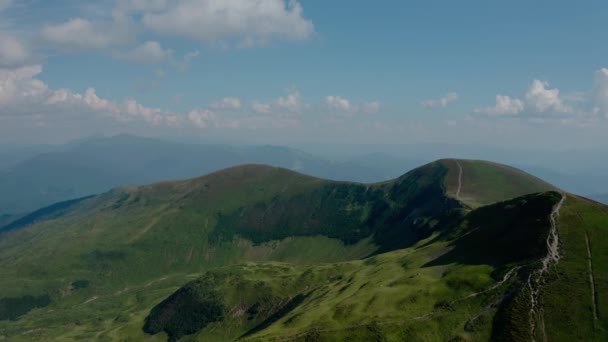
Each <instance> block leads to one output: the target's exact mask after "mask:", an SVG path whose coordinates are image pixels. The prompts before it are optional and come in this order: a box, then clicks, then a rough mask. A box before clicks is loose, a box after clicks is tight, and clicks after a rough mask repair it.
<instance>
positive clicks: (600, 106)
mask: <svg viewBox="0 0 608 342" xmlns="http://www.w3.org/2000/svg"><path fill="white" fill-rule="evenodd" d="M593 99H594V108H595V111H596V113H599V112H603V113H604V115H605V116H606V118H608V69H607V68H602V69H600V70H597V71H596V72H595V79H594V83H593Z"/></svg>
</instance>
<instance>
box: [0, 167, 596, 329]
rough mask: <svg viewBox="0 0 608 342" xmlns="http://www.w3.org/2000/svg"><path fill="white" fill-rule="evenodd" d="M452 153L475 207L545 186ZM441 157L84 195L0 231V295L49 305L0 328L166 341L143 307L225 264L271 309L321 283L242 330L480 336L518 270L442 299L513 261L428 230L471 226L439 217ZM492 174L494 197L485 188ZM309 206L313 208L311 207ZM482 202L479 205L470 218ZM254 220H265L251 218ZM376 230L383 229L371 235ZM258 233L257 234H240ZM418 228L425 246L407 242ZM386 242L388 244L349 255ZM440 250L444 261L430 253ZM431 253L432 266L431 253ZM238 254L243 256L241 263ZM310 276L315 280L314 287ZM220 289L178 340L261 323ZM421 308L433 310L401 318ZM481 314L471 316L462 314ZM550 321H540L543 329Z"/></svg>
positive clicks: (252, 173) (244, 170) (262, 171)
mask: <svg viewBox="0 0 608 342" xmlns="http://www.w3.org/2000/svg"><path fill="white" fill-rule="evenodd" d="M460 162H461V163H463V165H464V167H463V171H464V172H463V176H464V175H466V176H464V178H463V179H464V182H463V189H462V191H461V195H462V196H461V200H463V201H464V202H465V203H466V204H468V205H469V206H472V207H475V206H477V205H479V204H481V203H489V202H490V201H493V200H504V199H507V198H511V197H514V196H517V195H518V194H523V193H527V192H530V191H526V187H527V186H528V185H526V184H531V185H530V189H533V190H538V189H542V190H544V189H547V185H546V184H544V183H539V182H538V181H537V180H535V179H534V180H526V179H527V177H528V176H527V175H525V174H523V173H519V172H514V171H512V170H511V169H505V168H503V167H495V168H493V166H494V164H488V163H482V162H468V161H460ZM454 163H455V161H453V160H452V161H450V160H446V161H442V162H441V163H434V164H430V165H427V166H426V167H423V168H421V169H418V170H417V171H414V172H412V173H409V174H408V175H405V176H403V177H400V178H399V179H397V180H395V181H392V182H386V183H382V184H376V185H371V186H368V185H362V184H352V183H336V182H328V181H324V180H320V179H316V178H312V177H306V176H302V175H299V174H295V173H292V172H288V171H286V170H283V169H276V168H268V167H260V166H249V167H241V168H234V169H229V170H225V171H223V172H219V173H215V174H211V175H209V176H206V177H203V178H199V179H196V180H189V181H179V182H166V183H159V184H155V185H153V186H143V187H137V188H123V189H116V190H114V191H112V192H110V193H107V194H104V195H102V196H99V197H96V198H93V199H89V200H86V201H83V202H81V203H78V204H77V205H76V206H75V208H74V209H73V211H70V212H67V213H64V216H63V217H60V218H57V219H54V220H50V221H44V222H39V223H37V224H35V225H33V226H31V227H27V228H25V229H21V230H17V231H14V232H11V233H9V234H6V235H4V236H2V235H0V266H1V267H0V289H2V290H1V293H0V297H19V296H23V295H43V294H49V295H50V296H51V299H52V303H51V305H50V306H48V307H46V308H42V309H35V310H33V311H31V312H30V313H29V314H27V315H26V316H24V317H23V318H22V319H20V320H18V321H17V322H8V321H0V332H2V333H0V335H5V336H10V337H11V340H23V341H29V340H33V339H36V338H38V339H40V340H48V339H50V338H52V339H54V340H95V339H97V340H125V341H129V340H142V339H144V338H146V339H149V340H159V341H164V340H166V338H167V337H166V335H164V334H157V335H155V336H153V337H150V336H147V337H146V335H144V333H143V331H142V326H143V323H144V319H145V318H146V316H147V315H148V314H149V312H150V309H151V308H152V307H154V306H155V305H157V304H158V303H160V302H161V301H162V300H163V299H165V298H167V296H169V295H170V294H171V293H173V292H174V291H176V290H177V289H179V288H180V287H181V286H182V285H183V284H185V283H188V282H190V281H192V280H194V279H196V278H197V277H198V276H199V275H200V274H201V273H203V272H207V271H211V272H220V273H222V272H224V273H226V272H227V274H228V276H226V277H225V278H222V279H230V277H233V278H234V277H236V279H237V281H236V282H234V283H231V284H235V283H236V284H239V283H240V282H244V285H243V286H245V288H246V287H247V286H250V285H251V281H255V282H262V283H264V284H266V285H267V286H269V287H271V288H273V289H277V290H276V291H274V290H273V291H271V293H272V294H273V296H275V297H274V298H275V300H278V302H277V303H279V304H277V305H276V307H277V308H278V307H281V305H284V304H285V303H286V301H287V300H288V299H289V298H294V297H296V296H297V295H298V294H305V293H307V292H306V291H308V292H310V289H311V288H313V285H315V286H317V287H318V288H315V292H314V295H312V294H311V296H309V297H306V298H305V300H304V301H303V302H302V303H301V304H300V305H299V306H297V307H296V308H294V309H293V310H292V311H290V312H288V314H289V315H282V316H281V317H279V320H277V321H276V322H271V323H272V324H267V326H266V328H265V329H263V330H261V331H258V332H256V333H255V334H252V335H249V336H248V338H265V337H269V336H285V335H294V334H296V335H297V334H301V333H302V332H304V331H307V330H308V329H310V327H311V326H312V327H324V328H323V330H325V331H320V332H308V333H307V334H306V336H307V337H306V338H309V339H313V340H314V339H315V338H316V339H323V338H325V339H343V338H353V339H355V340H357V339H359V340H369V339H371V338H376V337H378V336H384V337H387V338H389V339H393V340H395V339H403V338H407V339H409V340H416V339H422V340H446V339H449V338H452V337H455V336H461V337H467V338H473V339H475V340H484V339H487V338H488V337H489V336H490V334H491V333H492V332H491V328H492V325H493V323H492V321H493V320H497V319H498V320H500V319H501V318H500V317H498V318H496V317H494V316H495V313H494V311H493V310H486V308H487V307H488V305H489V304H492V303H493V302H495V301H496V300H497V298H501V296H500V295H499V294H500V293H502V292H504V290H505V289H506V288H507V287H510V286H511V285H513V286H515V285H517V284H519V283H520V282H521V279H520V280H519V281H514V280H510V281H509V282H508V283H507V284H505V285H504V286H503V287H501V288H499V289H496V290H494V291H491V292H489V293H487V294H484V295H481V296H477V297H474V298H469V299H467V300H464V301H458V302H457V303H451V304H450V302H451V301H452V300H455V299H457V298H461V297H464V296H466V295H468V294H470V293H472V292H474V291H479V290H483V289H488V288H489V287H490V286H492V284H495V283H496V281H497V279H500V278H501V277H502V276H503V275H504V274H505V273H506V271H507V270H508V269H510V267H512V266H513V265H514V264H516V263H519V262H521V260H520V259H518V260H519V261H517V260H516V261H513V260H499V259H500V258H494V259H495V260H493V261H492V262H490V261H488V260H486V259H485V257H484V256H481V257H484V259H483V260H478V259H475V258H478V257H480V256H471V255H468V253H464V255H465V256H467V257H468V258H464V259H458V258H462V257H463V254H462V253H460V254H459V253H456V252H454V251H458V250H459V249H458V246H459V243H460V244H464V245H467V244H471V243H472V242H471V241H470V240H454V239H456V238H457V236H458V235H456V236H450V235H449V234H448V235H446V234H443V235H442V234H441V231H442V230H441V229H442V228H446V227H452V228H455V227H459V228H458V229H456V230H455V231H461V232H462V233H464V232H467V231H470V230H471V229H469V228H470V227H469V225H470V224H471V222H475V220H473V219H472V218H473V217H474V215H473V216H470V215H472V214H469V216H467V217H468V219H469V220H468V221H459V219H458V211H457V210H456V211H455V212H454V215H452V216H446V217H441V216H442V215H443V214H445V213H446V210H447V212H449V211H450V210H449V209H450V208H453V207H454V206H455V204H454V203H453V201H450V200H449V199H445V198H443V196H442V195H441V192H443V189H442V188H443V186H444V184H446V187H447V192H448V194H452V195H453V193H454V187H453V186H454V170H455V169H454V166H456V165H455V164H454ZM446 166H447V168H446ZM456 170H457V169H456ZM473 170H475V172H473ZM505 170H507V171H505ZM457 174H458V173H456V175H457ZM446 175H447V179H445V178H446ZM476 178H478V179H479V181H476ZM444 179H445V182H444ZM456 181H457V178H456ZM493 182H496V184H498V185H499V186H500V187H499V188H500V190H499V191H489V189H487V187H488V186H491V184H492V183H493ZM512 184H517V187H516V190H513V189H510V186H511V185H512ZM471 189H473V190H471ZM438 191H439V193H438ZM465 195H466V196H465ZM425 204H426V205H425ZM311 206H312V207H311ZM315 206H317V207H315ZM277 208H279V209H281V210H277ZM302 208H305V209H302ZM322 208H324V209H325V211H323V210H319V209H322ZM327 208H330V209H331V210H327ZM433 208H439V210H437V211H434V209H433ZM503 209H506V208H503ZM503 209H500V208H499V209H497V210H499V211H500V210H503ZM485 210H487V209H485ZM276 212H289V213H292V215H287V216H285V215H274V213H276ZM319 212H321V213H323V214H322V215H321V216H314V215H312V214H314V213H319ZM480 212H481V213H482V214H483V212H484V211H475V212H474V213H480ZM482 214H477V215H481V216H482V217H483V215H482ZM537 214H539V215H541V216H542V217H540V218H539V220H542V218H544V219H546V213H543V212H540V211H539V212H538V213H537ZM239 217H240V218H241V219H237V220H236V221H235V218H239ZM438 218H439V219H438ZM260 220H262V222H264V224H263V225H259V224H256V222H259V221H260ZM482 221H491V220H486V219H482ZM222 222H223V224H221V223H222ZM345 222H346V223H347V224H344V223H345ZM539 222H540V221H539ZM490 223H492V222H490ZM218 224H220V225H218ZM513 224H515V223H513ZM404 226H405V227H409V228H408V229H403V227H404ZM483 226H485V225H482V226H480V227H481V228H483ZM499 226H500V225H498V226H495V227H499ZM480 227H478V228H480ZM506 227H507V228H508V227H509V225H507V226H506ZM543 227H544V228H543ZM268 228H271V229H268ZM503 228H505V225H503ZM537 228H539V229H546V225H542V224H540V223H539V225H538V226H537ZM473 231H479V229H477V230H473ZM481 231H484V230H481ZM277 232H278V233H277ZM373 232H376V233H380V234H374V235H370V234H371V233H373ZM260 236H262V237H263V238H261V240H259V241H257V242H258V243H257V244H254V243H252V242H251V241H250V240H249V239H256V238H258V239H259V238H260ZM468 236H470V237H473V238H475V237H476V236H477V239H478V240H479V241H484V239H486V238H487V237H486V236H484V235H481V236H478V235H476V234H469V235H468ZM490 236H491V234H490ZM430 237H433V238H435V239H430ZM425 238H427V239H426V240H425V242H426V243H422V242H420V241H419V240H420V239H425ZM456 241H459V243H456ZM467 241H469V242H467ZM473 241H475V240H473ZM520 242H521V241H518V240H517V239H506V240H505V239H503V240H502V241H501V242H500V241H499V245H497V246H498V247H499V248H503V249H504V248H507V249H508V246H509V244H514V243H516V244H518V245H517V247H520V245H519V243H520ZM500 243H502V245H500ZM473 246H475V243H474V242H473ZM505 246H507V247H505ZM517 247H514V248H512V249H514V250H517V249H518V248H517ZM452 248H454V250H453V251H452V252H451V253H447V252H449V251H450V250H451V249H452ZM395 249H398V250H395ZM460 250H462V248H461V249H460ZM488 250H490V251H492V250H493V248H489V249H488ZM496 250H498V248H497V249H496ZM385 251H388V252H389V253H385V254H382V255H378V256H375V257H373V258H369V259H366V260H360V261H359V260H357V259H361V258H363V257H365V256H369V255H370V254H373V253H377V252H385ZM390 251H392V252H390ZM446 253H447V254H446ZM454 253H456V254H454ZM598 253H601V252H598ZM442 255H444V258H448V257H451V258H452V259H449V258H448V259H443V260H442V259H441V258H440V257H441V256H442ZM454 256H456V258H455V257H454ZM527 257H530V256H527ZM438 258H439V259H438ZM471 258H473V259H471ZM598 258H601V256H600V257H598ZM349 260H350V261H349ZM432 260H436V262H437V260H439V261H441V262H440V263H438V264H432V263H429V262H430V261H432ZM446 260H447V261H450V262H449V263H448V262H447V261H446ZM244 261H247V262H254V263H256V264H247V265H241V266H239V265H238V264H240V263H242V262H244ZM267 262H272V263H270V264H267ZM275 262H287V263H288V264H277V263H275ZM324 263H331V264H324ZM230 265H236V266H230ZM421 266H425V267H422V268H421ZM218 267H220V269H219V270H218V269H217V268H218ZM522 272H523V271H522ZM305 274H306V275H307V276H308V277H309V278H306V279H305V281H300V282H297V283H293V279H294V276H297V277H300V278H298V279H300V280H302V279H303V278H301V276H302V275H305ZM311 274H312V275H311ZM280 275H283V276H280ZM599 276H600V277H601V276H602V275H601V274H600V275H599ZM518 277H520V276H519V275H518ZM220 278H221V277H220ZM520 278H521V277H520ZM243 279H244V280H243ZM320 279H323V280H324V281H321V282H320V283H319V280H320ZM77 280H87V281H88V282H89V286H88V287H86V288H82V289H76V288H75V286H74V285H73V284H74V282H75V281H77ZM250 280H251V281H250ZM219 284H222V283H219ZM248 284H249V285H248ZM364 285H365V286H364ZM218 286H219V285H218ZM302 286H304V288H303V287H302ZM306 286H309V287H308V289H306ZM219 288H220V289H222V290H223V291H228V292H226V293H225V294H224V297H225V298H227V302H226V304H227V305H229V306H230V307H229V309H230V310H228V311H227V312H228V313H230V312H232V313H231V314H230V315H228V317H231V318H230V319H228V320H226V321H224V322H221V323H212V324H211V325H209V326H208V327H207V328H206V329H204V330H203V331H202V332H200V333H199V334H198V335H193V336H192V337H187V338H186V340H188V339H189V338H194V339H202V340H205V339H206V338H209V337H210V336H212V337H225V338H226V339H230V338H235V337H238V336H241V335H242V334H244V333H245V332H246V331H249V329H252V328H253V327H255V326H257V325H259V324H261V322H262V321H263V320H266V319H268V317H265V316H263V315H260V316H259V317H257V318H254V319H251V320H247V319H245V320H246V321H247V322H245V323H243V317H245V316H247V317H248V315H243V314H242V312H241V311H242V310H241V309H243V307H244V306H245V305H244V304H243V303H241V302H239V301H243V300H245V299H242V298H241V299H239V297H238V296H235V295H234V294H235V293H240V292H241V289H239V290H238V291H237V290H235V289H234V288H232V287H231V286H225V285H221V286H219ZM283 288H285V289H286V290H280V289H283ZM231 289H232V290H231ZM230 291H233V292H230ZM247 292H251V293H255V291H247ZM231 293H232V294H231ZM254 299H255V297H253V299H252V298H248V299H246V300H248V301H251V300H254ZM249 304H251V303H249V302H248V303H247V305H249ZM446 304H450V305H446ZM275 309H276V308H275ZM270 312H271V310H268V311H267V313H270ZM431 312H432V313H433V315H432V317H430V316H425V317H424V319H421V318H418V319H412V318H413V317H414V318H415V317H417V316H424V315H426V314H429V313H431ZM479 313H482V314H481V315H480V316H479V317H481V318H479V319H476V320H473V321H468V320H470V319H471V318H473V317H475V316H477V315H478V314H479ZM298 314H299V315H298ZM294 315H298V316H297V317H293V316H294ZM287 321H289V322H287ZM467 322H468V324H467ZM550 322H551V320H550V319H547V326H548V325H549V324H550ZM499 323H500V322H499ZM465 325H466V326H467V328H466V329H465ZM302 338H304V337H302Z"/></svg>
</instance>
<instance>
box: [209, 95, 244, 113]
mask: <svg viewBox="0 0 608 342" xmlns="http://www.w3.org/2000/svg"><path fill="white" fill-rule="evenodd" d="M211 108H214V109H227V110H239V109H241V100H240V99H237V98H236V97H224V98H223V99H222V100H221V101H219V102H215V103H213V104H212V105H211Z"/></svg>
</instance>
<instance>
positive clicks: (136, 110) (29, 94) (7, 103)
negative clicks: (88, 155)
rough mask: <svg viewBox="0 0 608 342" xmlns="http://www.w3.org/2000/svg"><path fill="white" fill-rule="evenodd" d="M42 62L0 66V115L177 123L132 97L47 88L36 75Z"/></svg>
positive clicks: (171, 116) (88, 90)
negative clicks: (93, 116) (119, 98)
mask: <svg viewBox="0 0 608 342" xmlns="http://www.w3.org/2000/svg"><path fill="white" fill-rule="evenodd" d="M41 72H42V66H40V65H33V66H25V67H19V68H15V69H7V68H0V117H3V116H4V117H6V116H24V117H28V116H31V117H44V116H52V115H72V114H73V115H83V114H85V113H98V114H101V115H105V116H108V117H111V118H113V119H115V120H118V121H121V122H128V121H133V120H137V119H142V120H144V121H146V122H148V123H150V124H154V125H158V124H163V123H164V124H170V125H172V124H177V123H178V121H179V119H178V116H177V115H176V114H174V113H172V112H170V111H165V110H161V109H158V108H150V107H146V106H144V105H142V104H140V103H138V102H137V101H135V100H133V99H128V100H126V101H124V102H122V103H119V102H115V101H111V100H107V99H103V98H101V97H99V96H98V95H97V93H96V91H95V89H93V88H88V89H87V90H86V92H85V93H84V94H80V93H75V92H73V91H71V90H69V89H58V90H52V89H50V88H49V87H48V86H47V85H46V84H45V83H44V82H42V81H41V80H39V79H37V78H36V76H37V75H38V74H40V73H41Z"/></svg>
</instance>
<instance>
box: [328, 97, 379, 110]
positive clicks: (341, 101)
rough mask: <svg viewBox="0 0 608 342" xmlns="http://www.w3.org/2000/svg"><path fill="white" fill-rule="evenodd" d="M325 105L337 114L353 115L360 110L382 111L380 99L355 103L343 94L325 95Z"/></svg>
mask: <svg viewBox="0 0 608 342" xmlns="http://www.w3.org/2000/svg"><path fill="white" fill-rule="evenodd" d="M325 106H326V107H327V108H329V109H330V110H332V111H333V112H335V113H336V114H339V113H345V114H346V115H352V114H355V113H358V112H364V113H368V114H376V113H378V112H379V111H380V102H378V101H373V102H369V103H363V104H354V103H352V102H351V101H349V100H347V99H345V98H343V97H341V96H335V95H330V96H326V97H325Z"/></svg>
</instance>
